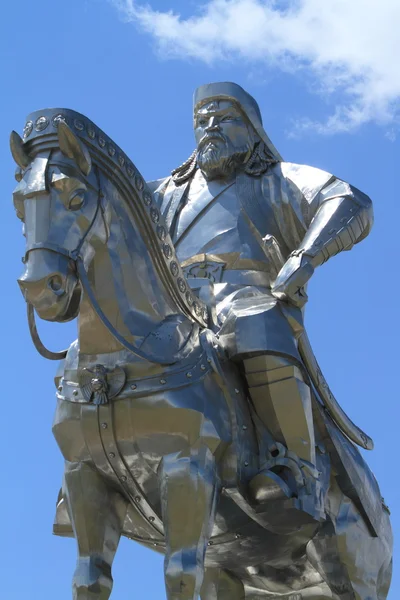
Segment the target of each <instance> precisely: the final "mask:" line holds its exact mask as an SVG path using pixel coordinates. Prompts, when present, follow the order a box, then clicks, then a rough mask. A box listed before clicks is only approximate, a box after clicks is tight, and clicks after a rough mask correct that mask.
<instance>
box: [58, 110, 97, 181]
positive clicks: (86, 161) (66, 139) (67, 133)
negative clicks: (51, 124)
mask: <svg viewBox="0 0 400 600" xmlns="http://www.w3.org/2000/svg"><path fill="white" fill-rule="evenodd" d="M58 141H59V143H60V150H61V152H62V153H63V154H65V156H67V157H68V158H70V159H71V160H74V161H75V162H76V164H77V165H78V167H79V168H80V170H81V171H82V173H83V174H84V175H89V173H90V169H91V168H92V159H91V158H90V154H89V151H88V149H87V148H86V146H85V145H84V144H83V143H82V142H81V141H80V139H79V138H78V136H76V135H75V133H74V132H73V131H72V129H70V128H69V127H68V125H67V124H66V123H63V122H62V121H61V122H60V123H59V125H58Z"/></svg>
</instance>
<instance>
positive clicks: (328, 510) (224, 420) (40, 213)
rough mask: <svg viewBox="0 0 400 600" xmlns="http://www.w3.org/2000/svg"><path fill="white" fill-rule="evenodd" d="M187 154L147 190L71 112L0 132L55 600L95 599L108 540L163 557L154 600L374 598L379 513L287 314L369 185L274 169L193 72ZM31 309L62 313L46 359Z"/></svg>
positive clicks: (262, 148)
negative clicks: (42, 419) (57, 465)
mask: <svg viewBox="0 0 400 600" xmlns="http://www.w3.org/2000/svg"><path fill="white" fill-rule="evenodd" d="M194 134H195V139H196V150H195V151H194V152H193V154H192V155H191V156H190V157H189V158H188V159H187V160H186V162H184V163H183V164H182V165H181V166H180V167H178V168H177V169H175V170H174V171H173V172H172V174H171V176H169V177H167V178H163V179H160V180H157V181H152V182H149V183H146V182H145V181H144V179H143V177H142V176H141V175H140V173H139V171H138V170H137V168H136V166H135V165H134V164H133V163H132V162H131V160H130V159H129V158H128V156H127V155H126V154H125V153H124V152H123V151H122V150H121V149H120V148H119V147H118V146H117V145H116V144H115V143H114V142H113V141H112V140H111V139H110V138H109V137H108V136H107V135H106V134H105V133H104V132H103V131H102V130H101V129H99V127H98V126H97V125H95V124H94V123H92V122H91V121H90V120H89V119H87V118H86V117H84V116H83V115H81V114H79V113H77V112H74V111H72V110H67V109H45V110H41V111H37V112H35V113H32V114H31V115H30V116H29V117H28V119H27V122H26V125H25V128H24V132H23V137H20V136H19V135H18V134H17V133H15V132H13V133H12V135H11V150H12V154H13V157H14V159H15V161H16V163H17V170H16V179H17V182H18V185H17V187H16V189H15V191H14V205H15V209H16V212H17V215H18V217H19V219H21V221H22V222H23V227H24V235H25V238H26V248H25V254H24V259H23V262H24V268H25V269H24V273H23V274H22V276H21V278H20V279H19V286H20V288H21V291H22V293H23V295H24V297H25V300H26V302H27V310H28V322H29V327H30V331H31V334H32V338H33V341H34V343H35V345H36V348H37V349H38V351H39V352H40V353H41V354H42V355H43V356H45V357H47V358H49V359H56V360H57V359H59V360H60V359H61V362H60V366H59V369H58V372H57V375H56V378H55V381H56V387H57V392H56V397H57V406H56V413H55V418H54V425H53V432H54V436H55V438H56V441H57V443H58V445H59V447H60V450H61V452H62V455H63V457H64V459H65V471H64V479H63V484H62V489H61V491H60V493H59V497H58V501H57V509H56V518H55V523H54V533H56V534H57V535H60V536H70V537H75V539H76V543H77V550H78V559H77V566H76V570H75V574H74V577H73V585H72V588H73V599H74V600H107V599H108V598H110V595H111V590H112V581H113V580H112V574H111V570H112V563H113V559H114V556H115V553H116V551H117V547H118V542H119V540H120V537H121V536H122V535H124V536H126V537H128V538H131V539H132V540H136V541H137V542H139V543H141V544H143V545H144V546H146V547H149V548H152V549H154V550H155V551H158V552H160V553H162V554H164V556H165V562H164V573H165V586H166V597H167V599H168V600H197V599H198V598H200V599H201V600H260V599H263V598H265V599H267V600H278V599H284V600H311V599H313V600H328V599H334V600H385V599H386V598H387V594H388V591H389V585H390V577H391V564H392V535H391V528H390V521H389V511H388V508H387V507H386V506H385V503H384V502H383V499H382V497H381V494H380V491H379V487H378V484H377V482H376V480H375V478H374V476H373V474H372V473H371V471H370V470H369V468H368V466H367V465H366V463H365V461H364V459H363V457H362V455H361V453H360V451H359V450H358V448H357V446H361V447H362V448H364V449H366V450H371V449H372V447H373V442H372V440H371V438H370V437H369V436H368V435H366V434H365V433H364V432H363V431H362V430H361V429H360V428H359V427H357V426H356V425H355V424H354V423H353V422H352V421H351V420H350V419H349V417H348V416H347V415H346V413H345V412H344V410H343V409H342V408H341V406H340V405H339V403H338V402H337V401H336V399H335V397H334V396H333V394H332V392H331V390H330V389H329V386H328V384H327V382H326V380H325V378H324V376H323V374H322V372H321V370H320V368H319V366H318V363H317V361H316V359H315V356H314V354H313V351H312V348H311V346H310V343H309V340H308V337H307V333H306V331H305V328H304V306H305V304H306V301H307V292H306V288H307V282H308V281H309V279H310V277H311V276H312V275H313V273H314V270H315V269H316V268H317V267H318V266H320V265H322V264H323V263H324V262H326V261H327V260H329V259H330V258H331V257H332V256H334V255H335V254H338V253H339V252H341V251H342V250H350V249H351V248H352V247H353V246H354V245H355V244H357V243H358V242H360V241H361V240H362V239H363V238H364V237H365V236H366V235H368V232H369V230H370V228H371V225H372V208H371V201H370V199H369V198H368V197H367V196H366V195H365V194H363V193H362V192H360V191H359V190H358V189H356V188H354V187H352V186H351V185H349V184H348V183H345V182H344V181H342V180H340V179H338V178H337V177H335V176H333V175H331V174H330V173H327V172H325V171H321V170H319V169H316V168H313V167H309V166H303V165H298V164H293V163H289V162H285V161H284V160H283V159H282V157H281V156H280V154H279V152H278V151H277V149H276V148H275V146H274V145H273V144H272V142H271V141H270V139H269V137H268V135H267V134H266V132H265V130H264V128H263V125H262V119H261V114H260V109H259V107H258V104H257V103H256V101H255V100H254V99H253V98H252V97H251V96H250V95H249V94H248V93H247V92H245V91H244V90H243V89H242V88H241V87H240V86H238V85H236V84H234V83H229V82H220V83H213V84H208V85H203V86H201V87H199V88H198V89H197V90H196V92H195V97H194ZM35 313H36V314H37V315H38V316H39V317H40V318H42V319H45V320H47V321H57V322H64V321H68V320H71V319H74V318H75V317H77V318H78V339H77V340H76V341H75V342H73V343H72V344H71V346H70V347H69V349H68V350H67V351H61V352H53V351H50V350H48V349H47V348H45V346H44V345H43V344H42V342H41V341H40V338H39V336H38V333H37V329H36V324H35Z"/></svg>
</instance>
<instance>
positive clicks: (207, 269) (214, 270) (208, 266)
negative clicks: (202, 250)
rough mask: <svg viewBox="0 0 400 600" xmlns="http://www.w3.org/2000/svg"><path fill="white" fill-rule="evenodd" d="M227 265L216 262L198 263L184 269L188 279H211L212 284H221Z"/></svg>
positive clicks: (205, 261)
mask: <svg viewBox="0 0 400 600" xmlns="http://www.w3.org/2000/svg"><path fill="white" fill-rule="evenodd" d="M225 266H226V263H224V262H217V261H215V260H208V259H207V258H206V260H204V261H198V262H195V263H192V264H190V265H187V266H186V267H184V268H183V272H184V274H185V277H186V279H192V278H193V279H196V278H200V279H209V280H210V281H211V282H212V283H221V281H222V274H223V271H224V268H225Z"/></svg>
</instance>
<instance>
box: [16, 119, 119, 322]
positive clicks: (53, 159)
mask: <svg viewBox="0 0 400 600" xmlns="http://www.w3.org/2000/svg"><path fill="white" fill-rule="evenodd" d="M56 135H57V138H56V139H53V140H52V142H53V143H52V145H54V146H56V147H52V148H50V149H49V148H46V147H43V144H37V145H36V146H33V145H32V144H31V148H30V152H29V153H28V150H27V149H26V148H25V147H24V146H25V145H24V144H23V141H22V139H21V138H20V136H19V135H18V134H17V133H16V132H13V133H12V134H11V150H12V154H13V156H14V159H15V161H16V162H17V165H18V168H17V173H16V179H17V181H18V185H17V187H16V188H15V190H14V193H13V198H14V205H15V209H16V212H17V215H18V217H19V218H20V219H21V221H22V222H23V230H24V235H25V238H26V248H25V256H24V258H23V262H24V264H25V270H24V272H23V274H22V276H21V277H20V279H19V280H18V283H19V286H20V288H21V291H22V293H23V295H24V297H25V299H26V300H27V301H28V302H29V303H30V304H32V305H33V306H34V307H35V309H36V311H37V313H38V315H39V316H40V317H41V318H43V319H46V320H48V321H67V320H69V319H72V318H74V317H75V316H76V315H77V313H78V310H79V303H80V296H81V286H80V284H79V279H78V277H77V273H76V261H77V259H78V258H79V259H80V260H82V261H83V262H84V264H85V265H87V264H88V262H90V259H91V257H92V256H93V243H94V240H95V239H99V240H100V239H101V240H103V241H104V238H105V236H106V235H107V234H106V226H105V222H104V219H102V218H101V216H104V212H103V211H102V209H101V206H100V204H101V198H100V189H99V176H98V174H97V173H96V169H95V168H93V167H92V160H91V157H90V154H89V152H88V150H87V148H86V147H85V145H84V144H83V143H82V142H81V141H80V140H79V138H78V136H76V135H75V134H74V132H73V131H72V130H71V129H70V128H69V127H68V125H67V124H66V123H65V122H63V121H60V122H59V123H58V126H57V134H56ZM53 137H54V136H53ZM54 142H56V143H54ZM57 146H58V147H57ZM28 148H29V146H28Z"/></svg>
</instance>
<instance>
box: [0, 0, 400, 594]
mask: <svg viewBox="0 0 400 600" xmlns="http://www.w3.org/2000/svg"><path fill="white" fill-rule="evenodd" d="M168 11H172V12H169V13H168ZM2 12H3V17H2V20H1V24H0V61H1V77H2V80H3V87H2V89H3V93H2V95H1V100H0V102H1V104H2V110H1V115H2V118H1V120H0V140H2V142H1V144H0V153H1V160H0V165H1V166H0V168H1V181H2V186H3V188H2V189H3V202H4V205H3V219H2V225H3V229H2V238H1V242H2V261H1V262H2V294H1V299H0V302H1V332H2V342H3V344H2V361H1V364H2V392H3V393H2V435H1V436H0V452H1V456H2V457H3V462H2V477H1V478H2V486H1V490H2V494H1V495H0V514H1V515H2V519H3V523H2V527H1V531H2V535H3V540H2V547H3V552H2V567H3V574H2V595H3V596H4V598H7V600H20V599H21V598H24V600H36V599H39V598H40V600H53V599H54V595H55V593H56V595H57V600H67V599H69V598H70V597H71V592H70V579H71V576H72V572H73V569H74V563H75V547H74V541H73V540H64V539H61V538H56V537H53V536H52V535H51V527H52V519H53V515H54V506H55V501H56V497H57V493H58V489H59V486H60V483H61V477H62V459H61V455H60V453H59V451H58V448H57V447H56V444H55V441H54V440H53V438H52V434H51V422H52V417H53V412H54V405H55V396H54V391H55V389H54V385H53V383H52V378H53V375H54V372H55V364H54V363H51V362H49V361H45V360H44V359H42V358H41V357H40V356H39V355H37V354H36V352H35V350H34V348H33V345H32V343H31V341H30V338H29V333H28V328H27V323H26V319H25V304H24V300H23V298H22V296H21V294H20V291H19V289H18V286H17V284H16V279H17V277H18V276H19V274H20V273H21V270H22V264H21V262H20V257H21V256H22V253H23V248H24V240H23V237H22V235H21V226H20V223H19V222H18V221H17V219H16V218H15V216H14V211H13V207H12V202H11V192H12V189H13V186H14V180H13V173H14V165H13V162H12V159H11V156H10V154H9V151H8V136H9V133H10V131H11V130H12V129H16V130H17V131H19V132H22V128H23V125H24V123H25V117H26V115H27V114H28V113H29V112H31V111H33V110H36V109H39V108H43V107H48V106H58V107H67V108H72V109H75V110H78V111H80V112H82V113H84V114H85V115H87V116H88V117H89V118H91V119H92V120H93V121H94V122H95V123H96V124H98V125H99V126H100V127H101V128H102V129H104V131H106V132H107V134H108V135H110V136H111V138H113V139H114V140H115V142H116V143H117V144H119V145H120V146H121V147H122V148H123V149H124V150H125V151H126V152H127V153H128V155H129V156H130V157H131V159H132V160H133V161H134V162H135V164H136V165H137V167H138V168H139V169H140V170H141V171H142V173H143V175H144V176H145V177H146V178H147V179H154V178H159V177H161V176H165V175H167V174H168V173H169V171H170V170H171V169H173V168H174V167H176V166H177V165H179V164H181V163H182V162H183V161H184V160H185V159H186V158H187V157H188V156H189V154H190V153H191V152H192V150H193V147H194V142H193V135H192V129H191V112H192V106H191V102H192V93H193V90H194V89H195V87H196V86H197V85H199V84H201V83H205V82H208V81H217V80H232V81H236V82H237V83H239V84H241V85H242V86H243V87H245V88H246V89H247V90H248V91H249V92H250V93H251V94H253V95H254V96H255V97H256V99H257V100H258V101H259V103H260V107H261V110H262V113H263V116H264V122H265V128H266V130H267V132H268V134H269V135H270V137H271V139H272V140H273V142H274V143H275V145H276V146H277V148H278V149H279V151H280V152H281V154H282V155H283V156H284V157H285V158H286V160H290V161H292V162H298V163H305V164H309V165H313V166H316V167H319V168H322V169H325V170H328V171H330V172H332V173H334V174H335V175H337V176H339V177H341V178H343V179H345V180H348V181H350V182H351V183H353V184H354V185H355V186H357V187H359V188H360V189H362V190H363V191H364V192H366V193H367V194H369V195H370V196H371V198H372V199H373V201H374V204H375V219H376V222H375V227H374V229H373V231H372V233H371V235H370V236H369V238H368V239H367V240H366V241H364V242H363V243H362V244H361V245H360V246H358V247H356V248H355V249H354V250H353V251H352V252H351V253H344V254H342V255H340V256H338V257H336V258H334V259H333V260H332V261H331V262H329V263H328V264H326V265H324V266H323V267H322V268H321V269H320V270H318V271H317V272H316V274H315V276H314V278H313V281H312V282H311V285H310V288H309V296H310V301H309V306H308V311H307V327H308V331H309V335H310V337H311V339H312V342H313V345H314V349H315V352H316V354H317V357H318V359H319V361H320V363H321V365H322V367H323V370H324V372H325V374H326V377H327V379H328V381H329V383H330V385H331V387H332V388H333V390H334V392H335V394H336V395H337V397H338V399H339V400H340V402H341V404H342V405H343V406H344V407H345V409H346V410H347V411H348V412H349V414H350V415H351V416H352V417H353V418H354V420H356V421H357V422H358V423H359V425H360V426H361V427H363V428H364V429H365V430H366V431H367V432H368V433H369V434H370V435H371V436H372V437H373V438H374V440H375V443H376V450H375V451H374V452H372V453H369V454H368V457H367V458H368V460H369V464H370V465H371V467H372V469H373V471H374V472H375V474H376V476H377V478H378V481H379V483H380V485H381V489H382V494H383V496H384V497H385V499H386V502H387V503H388V504H389V506H390V507H391V509H392V518H393V526H394V530H395V534H396V531H397V532H399V529H400V522H399V521H400V520H399V514H398V509H397V506H398V505H399V504H400V486H399V483H398V474H397V472H396V465H397V460H396V453H397V451H398V438H399V433H398V431H399V416H400V413H399V408H398V398H399V380H398V379H397V375H398V373H399V371H400V368H399V365H398V356H397V354H398V338H399V320H398V315H397V312H398V310H399V308H398V307H399V296H398V294H400V286H399V282H398V280H397V281H396V277H399V269H398V264H399V260H398V247H399V241H398V240H399V228H400V211H399V183H398V175H397V173H398V170H399V164H400V152H399V142H398V139H397V136H398V127H399V118H398V117H399V115H398V105H399V97H400V75H399V70H398V56H399V53H400V41H399V36H398V29H399V25H400V5H398V3H397V0H381V1H380V2H379V3H376V1H375V0H353V1H352V2H351V3H349V2H345V1H344V0H324V2H323V3H322V2H321V0H298V1H297V2H294V1H293V2H292V1H291V0H285V1H281V2H280V1H278V2H261V1H257V0H212V1H209V2H203V3H202V4H201V5H199V3H195V2H193V1H192V0H186V1H184V0H179V1H178V0H175V1H174V0H171V1H169V0H163V1H161V0H150V2H149V4H148V5H147V6H146V7H143V6H141V5H140V4H133V3H132V2H129V1H128V0H121V1H119V2H117V1H116V2H114V3H113V2H109V1H107V0H69V1H68V2H54V1H50V0H36V2H28V1H27V0H14V1H13V2H7V3H6V4H5V5H4V6H3V10H2ZM40 325H41V327H40V331H41V334H42V337H43V338H44V340H45V341H46V343H47V345H48V346H50V347H51V348H52V349H56V348H57V349H59V348H61V347H64V346H66V345H68V344H69V343H70V342H71V341H72V340H73V339H74V337H75V324H74V323H71V324H67V325H51V324H48V323H41V324H40ZM114 579H115V587H114V592H113V596H112V598H113V600H122V599H124V600H125V599H126V598H129V597H132V598H135V597H138V598H139V597H143V595H144V594H146V598H150V599H152V598H160V600H161V599H162V598H164V584H163V577H162V560H161V558H160V557H159V556H158V555H156V554H154V553H151V552H149V551H147V550H145V549H143V548H141V547H140V546H138V545H137V544H134V543H133V542H127V541H126V540H123V541H122V543H121V546H120V549H119V552H118V555H117V558H116V561H115V566H114ZM399 593H400V579H399V577H398V576H397V575H396V570H395V576H394V581H393V585H392V589H391V592H390V594H389V598H390V600H396V599H397V598H398V597H399Z"/></svg>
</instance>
